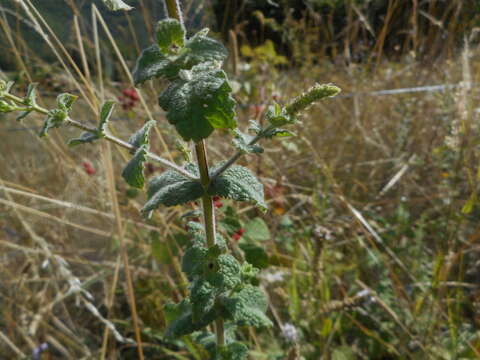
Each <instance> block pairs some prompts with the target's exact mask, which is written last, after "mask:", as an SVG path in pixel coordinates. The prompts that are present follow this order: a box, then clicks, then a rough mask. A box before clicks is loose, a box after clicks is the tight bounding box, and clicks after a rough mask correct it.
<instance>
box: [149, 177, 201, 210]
mask: <svg viewBox="0 0 480 360" xmlns="http://www.w3.org/2000/svg"><path fill="white" fill-rule="evenodd" d="M203 194H204V190H203V187H202V185H201V184H200V182H198V181H194V180H190V179H189V178H187V177H185V176H183V175H182V174H179V173H177V172H176V171H173V170H167V171H165V172H164V173H163V174H161V175H159V176H156V177H154V178H153V179H152V180H151V181H150V184H149V185H148V197H149V200H148V201H147V203H146V204H145V205H144V207H143V209H142V213H144V214H148V213H149V212H151V211H153V210H155V209H157V208H158V207H159V206H160V205H165V206H174V205H179V204H184V203H186V202H189V201H194V200H196V199H198V198H200V197H201V196H202V195H203Z"/></svg>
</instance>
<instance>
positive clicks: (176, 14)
mask: <svg viewBox="0 0 480 360" xmlns="http://www.w3.org/2000/svg"><path fill="white" fill-rule="evenodd" d="M165 6H166V9H167V13H168V15H169V16H170V17H171V18H174V19H177V20H178V21H179V22H180V23H181V24H182V26H184V24H183V16H182V11H181V9H180V2H179V0H165ZM195 155H196V157H197V165H198V170H199V172H200V182H201V183H202V186H203V188H204V190H205V195H204V196H202V206H203V220H204V224H205V235H206V240H207V246H208V247H212V246H214V245H215V243H216V235H215V208H214V206H213V200H212V197H211V196H210V195H208V192H207V191H208V187H209V186H210V174H209V171H208V160H207V150H206V147H205V142H204V141H203V140H201V141H199V142H197V143H196V144H195ZM215 333H216V337H217V346H218V347H221V346H224V345H225V329H224V321H223V319H221V318H220V319H217V320H215Z"/></svg>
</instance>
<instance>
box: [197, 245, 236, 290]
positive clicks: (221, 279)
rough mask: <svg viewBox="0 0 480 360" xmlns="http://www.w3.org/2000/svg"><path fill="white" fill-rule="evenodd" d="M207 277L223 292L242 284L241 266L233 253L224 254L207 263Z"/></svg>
mask: <svg viewBox="0 0 480 360" xmlns="http://www.w3.org/2000/svg"><path fill="white" fill-rule="evenodd" d="M205 272H206V276H205V279H206V280H207V281H208V282H209V283H210V284H212V286H213V287H215V289H216V290H217V291H218V292H219V293H221V292H225V291H228V290H232V289H234V288H235V287H236V286H238V285H240V283H241V282H242V279H241V266H240V264H239V262H238V260H237V259H235V258H234V257H233V256H232V255H229V254H223V255H220V256H218V258H217V259H216V260H210V261H207V263H206V269H205Z"/></svg>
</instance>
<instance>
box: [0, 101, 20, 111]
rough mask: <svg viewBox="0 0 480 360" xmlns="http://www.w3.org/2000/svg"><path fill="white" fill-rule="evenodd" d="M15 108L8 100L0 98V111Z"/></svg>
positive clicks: (13, 109)
mask: <svg viewBox="0 0 480 360" xmlns="http://www.w3.org/2000/svg"><path fill="white" fill-rule="evenodd" d="M17 109H18V107H17V105H15V104H13V103H9V102H8V101H4V100H0V113H8V112H12V111H16V110H17Z"/></svg>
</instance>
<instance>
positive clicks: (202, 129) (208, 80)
mask: <svg viewBox="0 0 480 360" xmlns="http://www.w3.org/2000/svg"><path fill="white" fill-rule="evenodd" d="M182 77H183V79H179V80H177V81H175V82H174V83H172V84H171V85H170V86H169V87H168V88H167V89H166V90H165V91H164V92H163V93H162V94H161V95H160V97H159V104H160V106H161V107H162V108H163V109H164V110H165V111H166V112H167V119H168V121H169V122H170V123H171V124H173V125H175V127H176V129H177V131H178V133H179V134H180V135H181V136H182V137H183V139H184V140H185V141H189V140H193V141H195V142H198V141H200V140H202V139H205V138H207V137H208V136H209V135H210V134H211V133H212V131H213V130H214V129H215V128H217V129H233V128H235V127H236V125H237V123H236V120H235V110H234V107H235V100H234V99H233V98H232V97H231V91H232V88H231V87H230V85H229V84H228V80H227V76H226V74H225V73H224V72H223V71H222V70H218V69H212V68H211V67H210V68H207V67H206V66H201V65H199V67H195V68H193V69H192V70H191V71H187V72H185V73H184V75H183V76H182Z"/></svg>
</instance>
